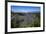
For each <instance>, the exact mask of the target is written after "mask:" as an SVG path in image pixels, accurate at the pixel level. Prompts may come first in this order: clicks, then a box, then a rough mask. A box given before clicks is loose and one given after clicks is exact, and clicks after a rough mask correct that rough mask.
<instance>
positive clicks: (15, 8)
mask: <svg viewBox="0 0 46 34" xmlns="http://www.w3.org/2000/svg"><path fill="white" fill-rule="evenodd" d="M11 10H12V12H40V7H35V6H11Z"/></svg>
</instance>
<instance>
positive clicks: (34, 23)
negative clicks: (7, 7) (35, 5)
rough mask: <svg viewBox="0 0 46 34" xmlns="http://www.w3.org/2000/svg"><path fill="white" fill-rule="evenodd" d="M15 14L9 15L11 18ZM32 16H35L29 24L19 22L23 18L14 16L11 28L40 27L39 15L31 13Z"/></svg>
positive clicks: (23, 17)
mask: <svg viewBox="0 0 46 34" xmlns="http://www.w3.org/2000/svg"><path fill="white" fill-rule="evenodd" d="M16 14H17V13H15V14H14V13H11V16H12V15H13V16H14V15H16ZM18 14H20V13H18ZM13 16H12V17H13ZM32 16H33V17H34V16H35V18H33V20H32V22H31V21H30V22H29V23H27V22H28V21H27V22H26V21H24V20H22V22H21V21H20V20H21V19H25V16H21V17H20V16H16V18H14V19H13V20H11V28H24V27H40V13H32Z"/></svg>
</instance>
